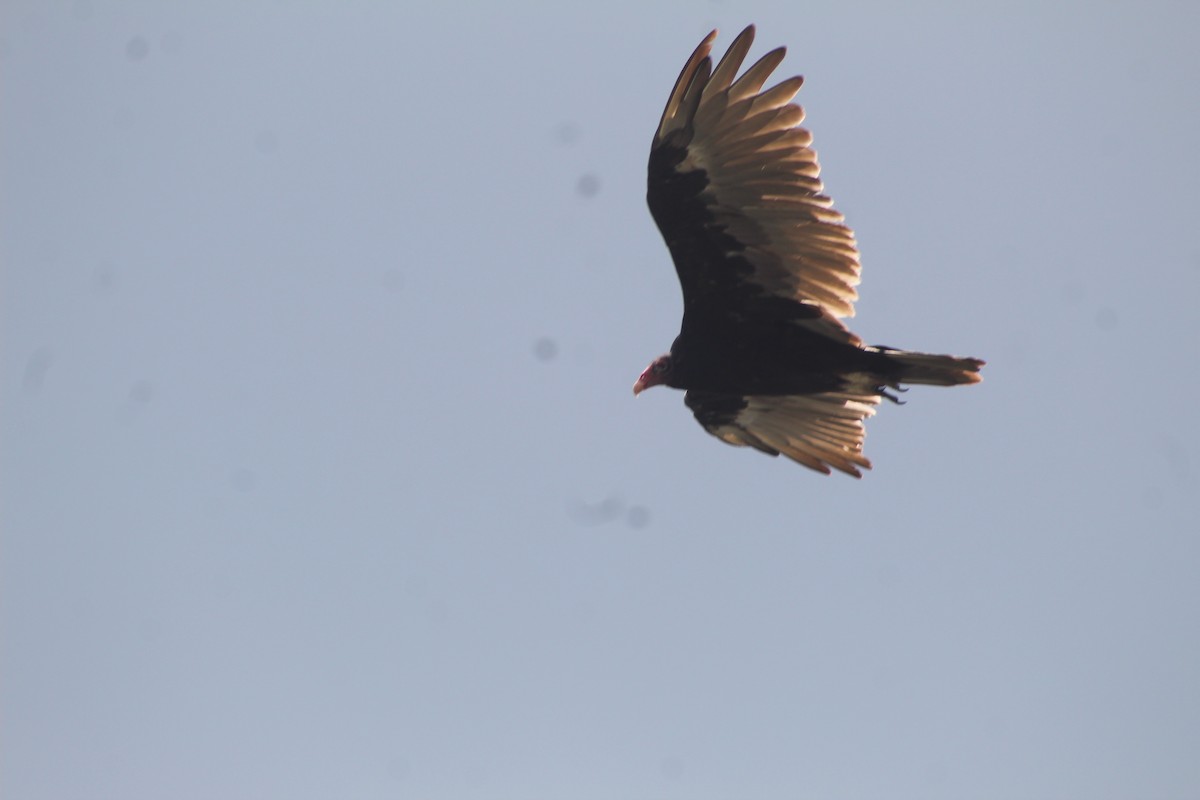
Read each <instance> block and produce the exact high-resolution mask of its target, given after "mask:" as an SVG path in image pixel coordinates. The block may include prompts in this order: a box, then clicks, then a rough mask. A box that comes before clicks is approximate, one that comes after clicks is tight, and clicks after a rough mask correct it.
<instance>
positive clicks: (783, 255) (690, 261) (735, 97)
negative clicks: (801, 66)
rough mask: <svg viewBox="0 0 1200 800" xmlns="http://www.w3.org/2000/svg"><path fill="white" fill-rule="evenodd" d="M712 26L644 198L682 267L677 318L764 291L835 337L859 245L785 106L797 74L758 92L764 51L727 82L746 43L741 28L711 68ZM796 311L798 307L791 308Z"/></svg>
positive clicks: (668, 120)
mask: <svg viewBox="0 0 1200 800" xmlns="http://www.w3.org/2000/svg"><path fill="white" fill-rule="evenodd" d="M715 37H716V31H713V32H712V33H710V34H709V35H708V36H707V37H706V38H705V39H704V41H703V42H701V43H700V46H699V47H697V48H696V52H694V53H693V54H692V57H691V58H690V59H689V60H688V62H687V65H686V66H685V67H684V68H683V72H682V73H680V75H679V79H678V81H676V83H675V89H674V90H673V91H672V92H671V97H670V99H669V100H668V101H667V106H666V109H665V110H664V111H663V116H662V121H661V122H659V125H658V130H657V132H656V133H655V135H654V143H653V146H652V148H651V151H650V177H649V188H648V192H647V199H648V201H649V204H650V211H651V213H652V214H653V215H654V221H655V222H656V223H657V224H658V228H659V230H660V231H661V232H662V235H663V238H664V239H665V240H666V242H667V246H668V247H669V248H670V250H671V256H672V258H673V259H674V261H675V269H676V271H677V272H678V273H679V282H680V283H681V284H682V286H683V297H684V308H685V312H684V313H685V316H686V314H687V313H688V311H691V310H693V309H695V308H697V307H700V308H702V309H703V310H705V311H715V312H718V313H719V312H722V311H731V310H740V308H741V307H742V306H743V303H744V301H746V300H748V299H752V298H754V297H759V296H761V295H762V294H764V293H766V294H769V295H776V296H779V297H783V298H786V299H788V300H791V301H795V302H799V303H803V304H806V305H815V306H818V307H819V308H817V309H813V308H809V309H804V311H805V313H803V314H800V315H798V316H801V317H810V318H811V317H816V319H812V320H811V321H810V322H808V323H805V324H808V325H810V326H812V327H814V328H815V329H818V330H821V332H823V333H825V334H826V335H832V336H834V337H835V338H839V339H842V340H853V341H855V342H856V343H857V337H854V335H853V334H851V333H849V331H847V330H846V329H845V327H844V326H843V325H842V324H841V323H840V322H838V320H837V319H836V318H838V317H850V316H853V315H854V306H853V303H854V301H855V300H856V299H857V298H858V294H857V292H855V290H854V287H855V286H856V285H857V284H858V281H859V262H858V250H857V248H856V247H855V244H854V233H853V231H851V230H850V229H849V228H848V227H846V226H845V225H843V224H842V221H843V217H842V215H841V214H840V213H838V212H837V211H835V210H834V209H833V201H832V200H830V199H829V198H828V197H826V196H825V195H823V194H822V193H821V192H822V188H823V187H822V185H821V181H820V180H819V179H818V177H817V175H818V172H819V167H818V166H817V155H816V152H814V151H813V149H812V147H811V146H810V145H811V143H812V136H811V134H809V132H808V131H807V130H805V129H804V128H801V127H799V124H800V122H801V120H803V118H804V112H803V110H801V108H800V107H799V106H797V105H795V104H793V103H792V102H791V100H792V98H793V97H794V96H795V94H796V92H797V91H799V89H800V85H801V83H802V80H803V79H802V78H799V77H795V78H789V79H787V80H785V81H783V82H782V83H780V84H778V85H777V86H775V87H774V88H772V89H768V90H766V91H760V90H761V89H762V85H763V83H764V82H765V81H766V79H767V77H768V76H769V75H770V74H771V72H772V71H773V70H774V69H775V67H777V66H778V65H779V62H780V61H782V60H783V56H784V52H785V51H784V48H782V47H781V48H778V49H776V50H773V51H771V52H770V53H768V54H767V55H765V56H763V57H762V58H761V59H760V60H759V61H758V62H757V63H756V64H754V66H752V67H750V68H749V69H747V70H746V71H745V72H744V73H743V74H742V76H741V77H740V78H737V80H734V77H735V76H736V74H737V71H738V70H739V69H740V68H741V65H742V61H743V60H744V59H745V57H746V53H747V52H748V51H749V49H750V44H751V43H752V42H753V41H754V26H750V27H748V28H746V29H745V30H744V31H742V33H741V35H739V36H738V37H737V39H735V40H734V42H733V44H732V45H730V47H729V51H728V52H727V53H726V54H725V56H724V58H722V59H721V62H720V63H719V64H718V65H717V67H716V70H713V69H712V60H711V58H710V57H709V52H710V50H711V48H712V42H713V39H714V38H715ZM797 310H798V311H799V310H800V309H797Z"/></svg>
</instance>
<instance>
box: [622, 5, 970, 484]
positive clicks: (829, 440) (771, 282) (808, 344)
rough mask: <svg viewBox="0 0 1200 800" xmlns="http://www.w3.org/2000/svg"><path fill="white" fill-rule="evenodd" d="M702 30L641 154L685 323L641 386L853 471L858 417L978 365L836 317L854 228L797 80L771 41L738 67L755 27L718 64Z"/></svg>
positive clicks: (717, 429)
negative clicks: (646, 159) (780, 69)
mask: <svg viewBox="0 0 1200 800" xmlns="http://www.w3.org/2000/svg"><path fill="white" fill-rule="evenodd" d="M715 37H716V31H713V32H712V33H710V34H709V35H708V36H707V37H706V38H705V39H704V41H703V42H701V43H700V46H699V47H697V48H696V51H695V52H694V53H693V54H692V57H691V58H690V59H689V60H688V62H687V64H686V66H684V68H683V72H682V73H680V76H679V79H678V80H677V81H676V83H675V88H674V90H673V91H672V92H671V96H670V99H668V101H667V106H666V109H665V110H664V111H663V116H662V120H661V121H660V122H659V126H658V130H657V131H656V132H655V135H654V142H653V144H652V147H651V151H650V164H649V180H648V191H647V201H648V203H649V205H650V212H651V214H652V215H653V216H654V221H655V222H656V223H657V224H658V227H659V230H660V231H661V232H662V235H663V239H664V240H665V241H666V244H667V247H668V248H669V250H670V252H671V257H672V259H673V260H674V262H675V269H676V272H677V273H678V275H679V283H680V286H681V288H682V290H683V304H684V311H683V323H682V326H681V330H680V333H679V336H678V337H677V338H676V339H675V342H674V344H673V345H672V346H671V352H670V353H669V354H667V355H665V356H661V357H660V358H658V359H656V360H655V361H654V362H653V363H652V364H651V365H650V366H649V367H648V368H647V369H646V370H645V372H643V373H642V375H641V377H640V378H638V381H637V383H636V384H634V393H635V394H636V393H638V392H640V391H641V390H642V389H645V388H648V387H650V386H654V385H657V384H664V385H666V386H670V387H673V388H676V389H685V390H687V395H686V396H685V398H684V402H685V403H686V404H687V406H688V407H689V408H691V409H692V411H693V413H694V414H695V415H696V419H697V420H698V421H699V422H700V424H701V425H703V426H704V428H705V429H706V430H708V431H709V432H710V433H712V434H713V435H714V436H717V437H718V438H720V439H722V440H723V441H725V442H728V443H729V444H733V445H739V446H750V447H754V448H757V449H758V450H761V451H763V452H765V453H769V454H771V455H779V454H780V453H782V454H784V455H787V456H789V457H790V458H792V459H794V460H796V461H798V462H799V463H801V464H804V465H805V466H808V467H811V468H813V469H815V470H818V471H820V472H824V473H829V472H830V469H831V468H833V469H838V470H841V471H842V472H845V473H848V474H850V475H854V476H856V477H861V475H862V473H861V471H860V468H869V467H870V466H871V464H870V462H869V461H868V460H867V459H866V457H865V456H864V455H863V453H862V448H863V437H864V430H863V420H864V419H865V418H866V417H868V416H870V415H872V414H873V413H874V412H875V407H876V406H877V405H878V403H879V401H880V400H881V399H882V398H885V397H886V398H889V399H895V396H894V395H893V394H891V393H890V392H889V391H888V390H889V389H896V390H902V389H901V384H904V383H921V384H931V385H937V386H953V385H955V384H967V383H976V382H978V381H979V380H980V376H979V369H980V368H981V367H982V366H983V363H984V362H983V361H981V360H979V359H976V358H959V357H955V356H944V355H931V354H926V353H912V352H907V351H901V350H894V349H891V348H884V347H868V346H866V345H864V344H863V342H862V340H861V339H859V337H858V336H856V335H855V334H854V333H852V332H851V331H850V330H849V329H847V328H846V327H845V325H843V324H842V322H841V318H844V317H850V316H853V315H854V305H853V304H854V301H855V300H856V299H857V297H858V295H857V292H856V291H855V289H854V287H855V286H856V285H857V284H858V281H859V271H860V267H859V257H858V249H857V247H856V245H855V241H854V233H853V231H851V230H850V228H848V227H847V226H846V225H845V224H844V221H843V217H842V215H841V214H840V213H838V212H837V211H836V210H835V209H834V208H833V202H832V201H831V200H830V199H829V197H827V196H826V195H824V194H823V187H822V184H821V181H820V179H819V177H818V176H819V167H818V165H817V157H816V152H815V151H814V150H813V149H812V147H811V143H812V136H811V135H810V134H809V132H808V131H807V130H805V129H804V128H802V127H800V123H801V121H802V120H803V118H804V112H803V111H802V110H801V109H800V107H799V106H797V105H795V104H794V103H792V102H791V101H792V98H793V97H794V96H795V94H796V92H797V91H799V89H800V86H801V83H802V79H801V78H799V77H794V78H789V79H787V80H785V81H782V82H781V83H779V84H778V85H776V86H775V87H773V88H771V89H768V90H766V91H763V90H762V86H763V84H764V83H765V82H766V79H767V78H768V77H769V76H770V74H771V73H772V72H773V71H774V70H775V68H776V67H777V66H779V63H780V62H781V61H782V60H783V56H784V53H785V51H784V49H783V48H778V49H776V50H773V51H771V52H770V53H768V54H767V55H765V56H763V57H762V58H761V59H759V60H758V61H757V62H756V63H755V64H754V65H753V66H751V67H750V68H749V69H747V70H746V71H745V72H743V73H742V75H741V76H740V77H739V76H738V75H737V73H738V71H739V70H740V69H741V66H742V62H743V61H744V59H745V57H746V54H747V52H748V51H749V49H750V45H751V43H752V42H753V40H754V27H753V26H750V27H748V28H746V29H745V30H744V31H742V33H741V34H740V35H739V36H738V37H737V39H735V40H734V42H733V44H732V45H730V47H729V50H728V51H727V52H726V54H725V56H724V57H723V58H722V59H721V61H720V62H719V63H718V64H717V66H716V68H715V69H714V68H713V66H712V59H711V58H710V56H709V53H710V51H711V48H712V42H713V39H714V38H715Z"/></svg>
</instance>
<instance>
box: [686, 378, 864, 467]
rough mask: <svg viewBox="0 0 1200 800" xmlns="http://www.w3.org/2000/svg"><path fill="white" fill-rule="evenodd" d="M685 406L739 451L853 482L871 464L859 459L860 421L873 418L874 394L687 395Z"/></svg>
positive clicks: (862, 435) (861, 426)
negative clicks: (744, 449)
mask: <svg viewBox="0 0 1200 800" xmlns="http://www.w3.org/2000/svg"><path fill="white" fill-rule="evenodd" d="M684 402H685V403H687V406H688V408H690V409H692V413H694V414H695V415H696V419H697V421H699V423H700V424H701V425H703V426H704V429H705V430H707V431H708V432H709V433H711V434H712V435H713V436H716V437H717V438H718V439H720V440H722V441H724V442H727V443H729V444H731V445H734V446H737V447H745V446H748V447H753V448H755V449H757V450H761V451H762V452H764V453H767V454H769V455H773V456H777V455H779V454H781V453H782V454H783V455H785V456H787V457H788V458H790V459H792V460H793V461H797V462H799V463H801V464H803V465H804V466H806V467H810V468H812V469H815V470H816V471H817V472H823V473H825V474H826V475H828V474H829V471H830V468H831V467H832V468H833V469H837V470H841V471H842V472H845V473H846V474H847V475H853V476H854V477H856V478H861V477H862V472H860V471H859V467H862V468H863V469H870V468H871V462H870V461H868V460H867V457H866V456H864V455H863V452H862V450H863V440H864V439H865V438H866V430H865V427H864V425H863V420H865V419H866V418H867V417H869V416H871V415H872V414H874V413H875V406H876V405H877V404H878V403H879V395H878V394H870V393H860V392H853V391H852V392H824V393H821V394H809V395H753V396H749V397H739V396H737V395H727V394H713V393H710V392H696V391H691V392H688V393H687V395H685V397H684Z"/></svg>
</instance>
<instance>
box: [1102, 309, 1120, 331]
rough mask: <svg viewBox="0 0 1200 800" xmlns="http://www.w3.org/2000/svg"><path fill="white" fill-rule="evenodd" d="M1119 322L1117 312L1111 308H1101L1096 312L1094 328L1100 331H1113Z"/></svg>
mask: <svg viewBox="0 0 1200 800" xmlns="http://www.w3.org/2000/svg"><path fill="white" fill-rule="evenodd" d="M1119 324H1120V322H1119V321H1118V320H1117V312H1116V310H1115V309H1112V308H1107V307H1106V308H1102V309H1100V310H1099V311H1097V312H1096V327H1097V328H1099V329H1100V330H1102V331H1115V330H1116V329H1117V325H1119Z"/></svg>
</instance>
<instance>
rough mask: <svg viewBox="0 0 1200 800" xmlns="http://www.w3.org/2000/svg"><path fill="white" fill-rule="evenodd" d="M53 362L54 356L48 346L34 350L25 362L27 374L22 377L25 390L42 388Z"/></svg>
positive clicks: (32, 390) (31, 390)
mask: <svg viewBox="0 0 1200 800" xmlns="http://www.w3.org/2000/svg"><path fill="white" fill-rule="evenodd" d="M53 363H54V356H53V355H52V354H51V353H50V350H49V349H48V348H45V347H39V348H38V349H37V350H34V351H33V354H32V355H30V356H29V359H28V360H27V361H26V362H25V374H24V375H23V376H22V379H21V383H22V385H23V386H24V387H25V391H27V392H36V391H37V390H38V389H41V388H42V384H43V383H45V382H46V373H47V372H49V371H50V365H51V364H53Z"/></svg>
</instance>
